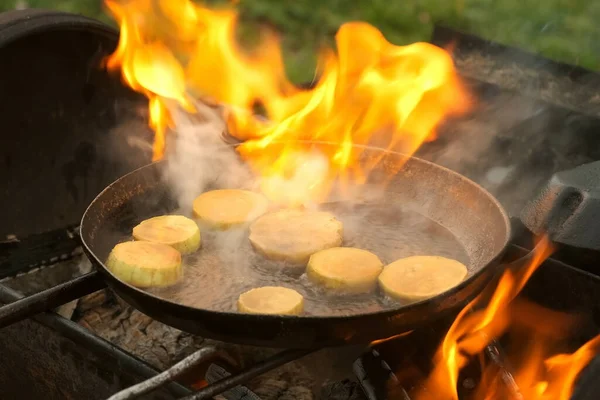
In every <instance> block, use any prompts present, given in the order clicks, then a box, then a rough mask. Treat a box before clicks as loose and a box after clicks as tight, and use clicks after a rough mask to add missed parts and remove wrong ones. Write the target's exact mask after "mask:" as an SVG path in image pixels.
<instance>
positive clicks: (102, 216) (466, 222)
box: [81, 148, 510, 348]
mask: <svg viewBox="0 0 600 400" xmlns="http://www.w3.org/2000/svg"><path fill="white" fill-rule="evenodd" d="M382 155H383V159H382V162H380V163H379V164H378V166H377V167H376V168H375V170H374V171H373V173H371V174H370V176H369V182H368V185H366V186H364V188H363V189H361V190H364V193H371V192H373V190H372V189H373V188H374V187H381V182H383V180H386V179H387V180H388V181H389V174H388V173H387V172H389V171H386V169H389V168H392V167H393V166H394V165H398V163H399V162H400V161H401V160H403V159H404V160H406V157H405V156H403V155H401V154H399V153H394V152H383V151H382V150H377V149H370V148H369V149H365V150H364V152H363V156H362V161H363V162H365V163H369V162H370V161H372V160H373V159H374V158H376V157H381V156H382ZM166 163H167V161H161V162H157V163H154V164H151V165H148V166H145V167H142V168H140V169H138V170H136V171H133V172H131V173H130V174H128V175H125V176H124V177H122V178H120V179H119V180H117V181H116V182H114V183H113V184H111V185H110V186H109V187H108V188H106V189H105V190H104V191H103V192H102V193H101V194H100V195H99V196H98V197H97V198H96V199H95V200H94V201H93V202H92V204H91V205H90V206H89V208H88V209H87V211H86V212H85V214H84V216H83V219H82V222H81V238H82V241H83V245H84V250H85V252H86V253H87V255H88V257H89V258H90V260H91V261H92V263H93V264H94V265H95V266H96V267H97V268H98V270H99V271H100V272H102V273H103V274H104V276H105V277H106V280H107V282H108V284H109V286H110V287H111V288H112V289H114V290H115V291H116V292H117V294H119V295H120V296H121V297H122V298H123V299H125V301H127V302H128V303H130V304H131V305H132V306H134V307H136V308H138V309H139V310H140V311H142V312H144V313H145V314H147V315H149V316H151V317H152V318H154V319H157V320H159V321H161V322H164V323H166V324H168V325H171V326H173V327H176V328H178V329H181V330H183V331H187V332H190V333H194V334H200V335H203V336H206V337H210V338H214V339H218V340H223V341H227V342H233V343H240V344H250V345H260V346H270V347H293V348H301V347H302V348H309V347H318V346H331V345H341V344H347V343H366V342H370V341H372V340H375V339H381V338H386V337H389V336H392V335H395V334H398V333H401V332H404V331H407V330H409V329H412V328H414V327H416V326H419V325H421V324H424V323H426V322H428V321H431V320H433V319H436V318H439V317H441V316H442V315H443V314H445V313H447V312H450V311H455V310H457V308H458V307H459V306H462V305H464V304H465V303H466V302H467V301H468V300H470V299H472V298H473V297H474V296H475V295H476V294H478V293H479V292H480V291H481V290H482V289H483V287H484V286H485V284H486V283H487V282H488V281H489V279H490V278H491V277H492V275H493V274H494V272H495V270H496V269H495V268H494V267H495V266H496V265H497V264H498V262H499V258H500V256H501V255H502V253H503V251H504V249H505V248H506V246H507V244H508V242H509V238H510V225H509V220H508V217H507V215H506V213H505V211H504V210H503V208H502V206H501V205H500V204H499V203H498V202H497V201H496V200H495V199H494V198H493V197H492V196H491V195H490V194H489V193H488V192H486V191H485V190H484V189H482V188H481V187H480V186H478V185H477V184H475V183H474V182H472V181H470V180H468V179H467V178H465V177H463V176H461V175H459V174H457V173H454V172H452V171H450V170H447V169H445V168H442V167H440V166H438V165H435V164H432V163H429V162H426V161H423V160H420V159H417V158H409V159H408V160H406V163H405V164H404V165H403V166H402V168H401V169H400V171H399V172H398V173H396V174H395V175H394V177H393V179H392V180H391V181H390V182H388V184H387V186H385V190H384V191H383V193H382V194H381V195H378V196H373V197H374V198H369V199H368V200H361V201H357V202H355V203H360V204H352V205H349V204H348V203H345V202H341V203H340V202H331V203H327V204H326V205H325V206H324V207H325V208H329V209H330V211H332V212H333V213H334V214H336V215H337V216H338V218H340V219H341V220H342V222H344V230H345V232H344V240H345V243H344V244H345V245H350V246H356V247H362V248H366V249H367V250H371V251H373V252H375V253H376V254H378V255H379V257H380V258H381V259H382V260H383V261H384V263H389V262H391V261H394V260H395V259H397V258H401V257H405V256H410V255H416V254H421V255H444V256H448V257H453V258H457V259H459V260H461V261H463V262H464V263H465V264H466V265H468V267H469V274H468V276H467V278H466V279H465V280H464V281H463V282H462V283H461V284H460V285H458V286H457V287H455V288H453V289H451V290H449V291H447V292H445V293H443V294H440V295H438V296H436V297H434V298H431V299H428V300H425V301H420V302H418V303H412V304H402V303H398V302H393V301H391V300H388V299H385V298H384V297H383V296H382V295H381V294H380V293H373V294H371V295H369V296H359V297H355V298H347V297H346V298H344V297H332V296H331V295H329V294H327V293H323V292H320V291H318V290H314V288H312V287H311V286H310V284H309V283H308V282H307V281H306V280H305V278H304V277H290V276H287V275H285V274H283V273H281V274H279V273H273V272H272V271H273V270H272V269H268V267H273V266H272V265H270V264H269V262H267V261H265V260H262V258H260V256H258V255H256V254H254V252H253V251H252V249H251V247H250V245H249V244H248V243H247V242H248V241H247V235H246V236H243V237H242V239H240V242H239V243H238V245H236V246H235V248H233V247H232V248H228V249H226V250H225V251H224V250H223V249H221V250H219V248H218V245H219V244H220V243H223V241H221V240H219V237H218V236H211V234H209V233H207V232H205V231H203V247H202V248H201V249H200V250H199V253H198V255H196V256H195V258H192V259H190V260H187V261H186V263H185V264H184V271H185V272H184V278H183V279H182V281H181V283H179V284H177V285H175V286H173V287H170V288H166V289H159V290H157V289H149V290H145V289H139V288H136V287H133V286H131V285H129V284H127V283H124V282H123V281H121V280H119V279H118V278H117V277H116V276H114V275H113V274H112V273H111V272H110V271H109V270H108V269H107V268H106V267H105V265H104V261H105V260H106V258H107V256H108V254H109V252H110V250H111V249H112V247H113V246H114V245H116V244H117V243H118V242H119V241H122V240H127V239H129V237H130V234H131V230H132V228H133V227H134V226H135V225H136V224H138V223H139V222H140V221H142V220H144V219H146V218H149V217H152V216H156V215H162V214H166V213H172V212H175V211H177V212H179V213H180V212H183V213H187V214H190V210H179V209H178V207H179V205H178V204H177V201H176V200H175V199H174V196H173V189H172V187H171V183H170V182H169V180H168V179H167V178H166V177H165V176H166V175H165V167H166ZM234 250H235V251H234ZM226 254H238V256H237V258H235V259H234V261H235V262H232V259H225V258H227V257H226V256H224V255H226ZM186 264H187V265H186ZM263 264H264V265H263ZM263 267H264V268H266V269H264V268H263ZM261 277H266V278H265V280H266V281H267V282H265V284H272V283H273V280H278V279H281V281H282V282H283V285H285V286H291V287H293V288H295V289H296V290H298V291H300V292H301V293H303V294H304V296H305V298H306V314H305V315H303V316H274V315H248V314H241V313H238V312H236V311H235V301H236V299H237V297H238V295H239V294H240V293H241V292H243V291H245V290H248V289H250V288H251V287H256V286H260V283H261V282H260V279H261ZM231 282H233V283H231Z"/></svg>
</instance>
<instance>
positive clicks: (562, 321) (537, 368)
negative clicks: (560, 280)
mask: <svg viewBox="0 0 600 400" xmlns="http://www.w3.org/2000/svg"><path fill="white" fill-rule="evenodd" d="M551 253H552V245H551V244H550V242H549V241H548V239H547V238H545V237H544V238H543V239H541V240H540V241H539V243H538V245H537V247H536V248H535V249H534V251H533V252H532V253H531V254H530V256H529V257H528V259H527V258H526V259H525V260H526V261H527V263H526V264H525V265H523V264H522V262H523V260H519V261H520V263H519V264H518V265H514V266H512V268H509V269H507V270H506V271H505V272H504V274H503V275H502V277H501V278H500V281H499V283H498V286H497V287H496V289H495V291H494V292H493V293H492V295H491V297H490V298H489V300H488V299H487V297H486V293H482V294H481V295H480V296H478V297H477V298H476V299H475V300H473V301H472V302H471V303H470V304H469V305H468V306H467V307H465V308H464V309H463V310H462V312H461V313H460V314H459V315H458V317H457V318H456V319H455V321H454V323H453V324H452V326H451V327H450V329H449V330H448V332H447V333H446V335H445V337H444V339H443V341H442V344H441V346H440V348H439V349H438V351H437V354H436V355H435V357H434V363H433V365H434V368H433V370H432V372H431V373H430V374H429V376H428V377H427V378H426V379H425V380H424V381H422V382H421V383H419V384H418V385H415V386H414V388H413V390H412V391H411V393H410V396H411V398H412V399H413V400H414V399H416V400H428V399H444V400H446V399H447V400H451V399H453V400H457V399H459V397H460V396H459V391H458V386H459V385H458V382H459V380H460V378H459V375H460V373H461V371H463V370H465V369H466V368H467V367H468V366H469V365H471V364H472V363H473V362H474V361H476V360H479V361H478V362H479V363H480V364H481V365H480V368H481V371H482V374H481V378H480V379H479V382H478V383H477V384H476V383H474V382H473V384H472V385H470V386H472V387H470V390H471V391H472V393H473V395H472V396H470V397H469V398H471V397H472V398H473V399H491V398H507V399H512V400H517V399H538V400H555V399H560V400H567V399H569V398H570V396H571V394H572V391H573V385H574V383H575V381H576V379H577V377H578V375H579V373H580V372H581V370H582V369H583V368H584V367H585V366H586V365H587V364H588V363H589V362H590V361H591V359H592V358H593V356H594V354H595V353H596V352H597V350H598V349H600V336H597V337H596V338H594V339H593V340H591V341H589V342H588V343H586V344H585V345H584V346H582V347H581V348H579V349H578V350H577V351H575V352H574V353H572V354H566V353H564V354H557V352H559V351H564V349H562V348H561V343H563V342H564V339H565V338H566V335H567V334H568V333H569V332H568V328H567V327H568V326H572V325H573V323H574V321H575V318H574V317H573V316H570V315H565V314H562V313H559V312H556V311H550V310H545V309H543V308H541V307H540V306H536V305H533V304H531V303H527V302H524V301H514V298H515V297H516V295H517V294H518V293H519V292H520V291H521V290H522V289H523V287H524V285H525V283H526V282H527V280H528V279H529V278H530V277H531V275H532V274H533V273H534V272H535V271H536V269H537V267H538V266H539V265H540V264H541V263H542V262H543V261H544V260H545V259H546V258H547V257H548V256H549V255H550V254H551ZM484 304H485V306H484ZM535 321H537V322H535ZM550 321H552V322H550ZM504 334H508V335H509V336H510V338H509V339H512V340H509V342H510V344H511V347H509V348H508V351H506V352H505V351H504V350H502V349H501V348H500V347H499V344H498V342H497V341H496V340H495V338H498V337H501V336H503V335H504ZM481 355H485V357H481ZM396 375H397V376H403V374H402V373H401V372H400V373H398V374H396Z"/></svg>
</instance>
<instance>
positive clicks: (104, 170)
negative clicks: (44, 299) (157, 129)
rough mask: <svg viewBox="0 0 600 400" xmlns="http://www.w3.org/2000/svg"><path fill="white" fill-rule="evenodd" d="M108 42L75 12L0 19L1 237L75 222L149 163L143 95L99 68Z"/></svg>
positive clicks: (108, 31) (106, 29)
mask: <svg viewBox="0 0 600 400" xmlns="http://www.w3.org/2000/svg"><path fill="white" fill-rule="evenodd" d="M117 41H118V31H117V30H116V29H115V28H113V27H111V26H108V25H106V24H104V23H102V22H100V21H95V20H92V19H90V18H86V17H83V16H81V15H75V14H69V13H64V12H57V11H48V10H35V9H27V10H19V11H11V12H7V13H2V14H0V60H1V61H0V75H1V76H3V77H8V78H7V79H2V81H1V82H0V103H1V104H2V111H3V113H2V126H3V129H2V134H1V136H2V139H1V143H2V146H0V159H2V165H3V167H2V168H1V169H0V181H1V182H2V185H3V190H2V191H0V204H3V207H2V208H1V209H0V221H2V226H0V240H2V241H3V240H5V238H6V236H7V235H12V236H14V237H15V238H16V239H18V240H23V242H25V241H26V240H27V238H28V237H29V236H30V235H34V234H43V233H45V232H52V231H56V230H61V229H64V228H65V227H70V226H74V225H78V224H79V222H80V220H81V216H82V215H83V212H84V210H85V208H86V207H87V205H89V202H90V201H91V200H92V199H93V198H94V197H95V196H96V195H97V194H98V193H99V192H100V191H101V190H102V189H103V188H104V187H106V185H108V184H109V183H110V182H112V181H114V180H115V179H116V178H118V177H119V176H121V175H123V174H125V173H127V172H129V171H131V170H133V169H135V168H137V167H139V166H141V165H145V164H147V163H148V162H150V160H151V150H150V147H149V146H150V145H149V143H150V142H149V141H150V140H151V138H152V134H151V131H150V129H149V128H148V126H147V111H146V110H147V100H146V98H145V97H144V96H143V95H140V94H137V93H135V92H133V91H132V90H131V89H129V88H128V87H126V86H125V85H123V84H122V83H121V80H120V77H119V75H118V74H109V73H108V72H107V71H106V70H105V69H104V68H102V62H103V60H104V59H105V57H107V56H108V55H109V54H111V52H112V51H113V50H114V48H115V47H116V44H117ZM73 49H77V51H73ZM133 142H140V143H146V144H147V145H148V148H144V147H140V146H134V145H132V143H133ZM3 247H4V245H3ZM60 255H61V254H57V256H60ZM26 267H27V266H25V268H26ZM0 273H2V271H0Z"/></svg>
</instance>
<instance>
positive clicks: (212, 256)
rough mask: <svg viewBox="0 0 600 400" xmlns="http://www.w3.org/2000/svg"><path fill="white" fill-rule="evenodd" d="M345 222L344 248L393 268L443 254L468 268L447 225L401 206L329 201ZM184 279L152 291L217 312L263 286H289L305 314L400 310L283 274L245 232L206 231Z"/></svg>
mask: <svg viewBox="0 0 600 400" xmlns="http://www.w3.org/2000/svg"><path fill="white" fill-rule="evenodd" d="M323 208H324V209H326V210H327V211H330V212H332V213H333V214H334V215H335V216H336V217H337V218H338V219H339V220H340V221H342V222H343V224H344V243H343V246H350V247H358V248H362V249H365V250H369V251H371V252H373V253H375V254H377V256H378V257H379V258H380V259H381V261H382V262H383V263H384V264H389V263H391V262H393V261H395V260H397V259H399V258H403V257H409V256H413V255H440V256H444V257H448V258H453V259H456V260H458V261H460V262H462V263H464V264H465V265H467V266H468V267H469V269H471V268H472V266H470V265H469V257H468V255H467V253H466V251H465V250H464V248H463V246H462V245H461V244H460V242H459V241H458V240H457V239H456V238H455V237H454V236H453V235H452V234H451V233H450V232H449V231H448V230H446V229H445V228H444V227H442V226H440V225H439V224H437V223H435V222H433V221H431V220H429V219H428V218H426V217H424V216H422V215H420V214H418V213H416V212H410V211H407V210H403V209H401V208H400V207H398V206H390V205H386V206H382V205H381V204H379V205H378V204H372V205H371V204H362V205H355V206H349V205H348V204H343V203H331V204H328V205H326V206H325V207H323ZM183 268H184V276H183V279H182V280H181V281H180V282H179V283H178V284H176V285H174V286H171V287H168V288H160V289H157V288H154V289H149V290H148V291H149V292H151V293H153V294H155V295H157V296H159V297H162V298H164V299H166V300H170V301H173V302H177V303H180V304H185V305H188V306H193V307H197V308H203V309H210V310H215V311H235V310H236V301H237V298H238V296H239V295H240V294H241V293H243V292H245V291H247V290H250V289H252V288H256V287H261V286H285V287H289V288H292V289H295V290H296V291H298V292H299V293H301V294H302V295H303V296H304V298H305V314H307V315H322V316H328V315H329V316H330V315H348V314H360V313H365V312H376V311H380V310H384V309H389V308H395V307H398V305H399V303H398V302H396V301H392V300H390V299H386V298H384V296H383V295H382V294H381V293H380V292H379V291H375V292H373V293H370V294H364V295H351V296H340V295H332V294H330V293H328V292H327V291H326V290H324V289H322V288H318V287H315V285H313V284H312V283H311V282H310V281H308V279H307V278H306V276H305V275H302V276H298V275H296V276H294V275H290V274H289V273H286V272H283V271H284V270H285V269H284V268H282V264H279V263H277V262H273V261H268V260H265V259H264V258H263V257H262V256H260V255H258V254H256V253H255V251H254V250H253V249H252V246H251V245H250V242H249V240H248V232H247V231H246V230H242V229H239V230H232V231H226V232H209V231H207V230H203V231H202V248H201V249H200V250H199V251H198V252H196V253H195V254H193V255H190V256H186V257H185V258H184V264H183Z"/></svg>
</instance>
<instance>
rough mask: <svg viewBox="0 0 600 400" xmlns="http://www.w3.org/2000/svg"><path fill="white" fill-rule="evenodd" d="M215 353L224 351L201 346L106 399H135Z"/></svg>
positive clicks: (215, 354) (218, 353)
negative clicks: (175, 362) (171, 364)
mask: <svg viewBox="0 0 600 400" xmlns="http://www.w3.org/2000/svg"><path fill="white" fill-rule="evenodd" d="M217 355H221V356H223V355H224V353H222V354H220V352H219V351H218V350H217V349H216V348H215V347H213V346H206V347H203V348H201V349H200V350H198V351H196V352H195V353H192V354H191V355H189V356H187V357H186V358H184V359H183V360H181V361H179V362H178V363H177V364H175V365H173V366H172V367H171V368H169V369H167V370H166V371H163V372H161V373H160V374H158V375H156V376H153V377H152V378H150V379H148V380H146V381H144V382H140V383H138V384H137V385H133V386H131V387H128V388H127V389H125V390H122V391H120V392H118V393H115V394H113V395H112V396H110V398H109V399H108V400H129V399H137V398H138V397H140V396H141V395H143V394H146V393H148V392H151V391H153V390H155V389H157V388H159V387H160V386H162V385H164V384H166V383H169V382H171V381H172V380H174V379H175V378H176V377H178V376H180V375H181V374H183V373H184V372H186V371H189V370H190V369H191V368H193V367H195V366H196V365H198V364H200V363H202V362H205V361H207V360H208V359H209V358H213V357H215V356H217Z"/></svg>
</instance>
